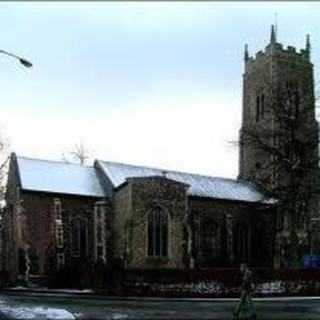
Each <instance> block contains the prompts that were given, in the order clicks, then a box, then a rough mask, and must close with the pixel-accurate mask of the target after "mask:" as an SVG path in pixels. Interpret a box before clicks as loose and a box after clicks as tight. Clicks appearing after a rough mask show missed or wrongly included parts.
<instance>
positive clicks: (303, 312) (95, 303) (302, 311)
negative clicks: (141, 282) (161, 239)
mask: <svg viewBox="0 0 320 320" xmlns="http://www.w3.org/2000/svg"><path fill="white" fill-rule="evenodd" d="M43 291H44V290H42V291H41V290H33V292H30V290H29V291H28V290H22V289H21V290H18V289H16V290H12V289H11V290H3V291H1V292H0V319H2V318H1V315H3V316H5V317H6V318H8V317H9V318H10V319H26V318H28V319H35V320H36V319H51V320H56V319H68V320H69V319H70V320H76V319H79V320H80V319H81V320H85V319H97V320H100V319H101V320H106V319H117V320H120V319H127V320H130V319H134V320H138V319H142V320H143V319H144V320H147V319H155V320H162V319H169V320H171V319H178V320H179V319H188V320H196V319H197V320H202V319H203V320H207V319H211V320H231V319H232V312H233V310H234V308H235V305H236V303H237V301H238V299H214V298H213V299H210V298H208V299H207V298H206V299H190V298H174V299H171V298H170V299H166V298H151V297H145V298H140V297H125V298H122V297H106V296H98V295H95V294H93V293H91V292H81V291H72V290H71V291H70V290H68V291H62V290H54V291H53V290H46V292H43ZM254 301H255V306H256V309H257V313H258V319H260V320H281V319H283V320H314V319H318V320H320V297H279V298H278V297H277V298H275V297H268V298H256V299H254Z"/></svg>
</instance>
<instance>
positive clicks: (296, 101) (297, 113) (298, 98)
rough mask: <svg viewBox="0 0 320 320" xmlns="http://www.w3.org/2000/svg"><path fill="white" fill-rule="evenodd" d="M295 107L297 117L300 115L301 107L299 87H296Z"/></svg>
mask: <svg viewBox="0 0 320 320" xmlns="http://www.w3.org/2000/svg"><path fill="white" fill-rule="evenodd" d="M294 108H295V116H296V118H297V117H298V116H299V111H300V110H299V108H300V95H299V91H298V89H296V91H295V93H294Z"/></svg>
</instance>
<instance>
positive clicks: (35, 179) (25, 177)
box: [17, 157, 104, 197]
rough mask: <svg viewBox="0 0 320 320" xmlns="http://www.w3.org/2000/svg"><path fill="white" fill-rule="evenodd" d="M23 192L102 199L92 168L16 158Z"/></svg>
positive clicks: (100, 189)
mask: <svg viewBox="0 0 320 320" xmlns="http://www.w3.org/2000/svg"><path fill="white" fill-rule="evenodd" d="M17 163H18V170H19V174H20V181H21V187H22V189H23V190H29V191H42V192H53V193H62V194H73V195H81V196H93V197H104V191H103V189H102V186H101V184H100V182H99V178H98V176H97V173H96V171H95V169H94V168H93V167H86V166H80V165H77V164H69V163H64V162H59V161H48V160H39V159H30V158H25V157H17Z"/></svg>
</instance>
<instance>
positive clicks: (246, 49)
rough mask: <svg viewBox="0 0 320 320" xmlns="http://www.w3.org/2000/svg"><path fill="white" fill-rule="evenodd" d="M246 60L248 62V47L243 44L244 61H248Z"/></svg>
mask: <svg viewBox="0 0 320 320" xmlns="http://www.w3.org/2000/svg"><path fill="white" fill-rule="evenodd" d="M248 60H249V52H248V45H247V44H245V45H244V61H248Z"/></svg>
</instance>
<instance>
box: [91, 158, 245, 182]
mask: <svg viewBox="0 0 320 320" xmlns="http://www.w3.org/2000/svg"><path fill="white" fill-rule="evenodd" d="M97 161H100V162H104V163H110V164H118V165H125V166H130V167H138V168H145V169H151V170H158V171H167V172H168V173H170V172H171V173H180V174H188V175H191V176H198V177H203V178H211V179H220V180H225V181H232V182H236V183H246V181H240V180H239V179H232V178H224V177H215V176H210V175H205V174H200V173H191V172H185V171H178V170H170V169H166V168H156V167H150V166H142V165H135V164H130V163H123V162H117V161H105V160H97Z"/></svg>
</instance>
